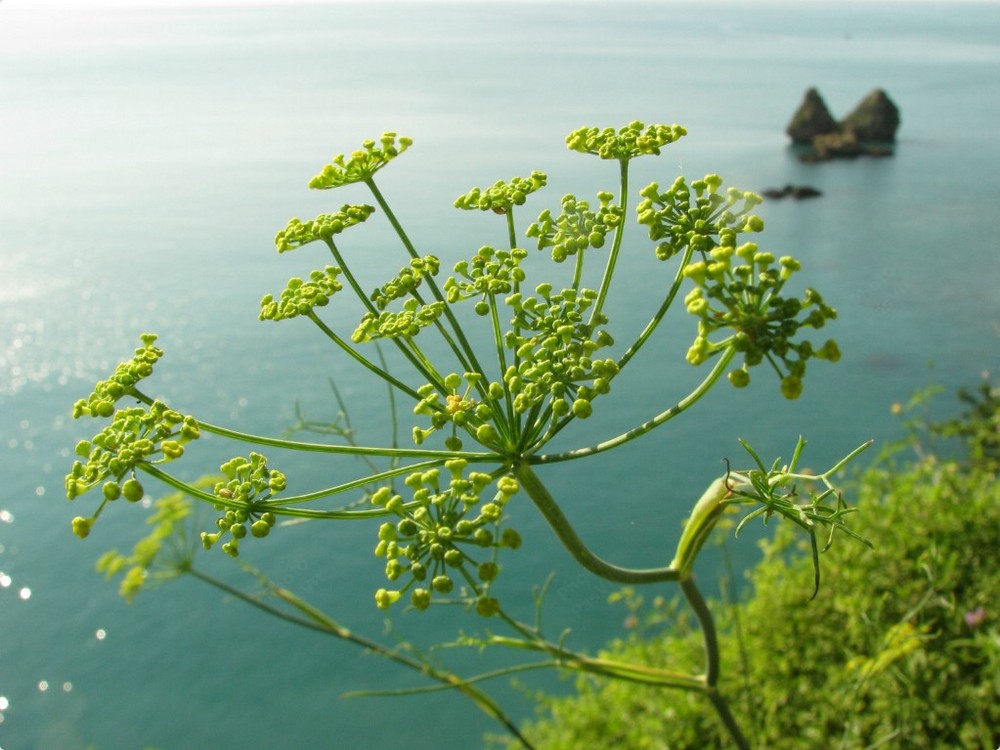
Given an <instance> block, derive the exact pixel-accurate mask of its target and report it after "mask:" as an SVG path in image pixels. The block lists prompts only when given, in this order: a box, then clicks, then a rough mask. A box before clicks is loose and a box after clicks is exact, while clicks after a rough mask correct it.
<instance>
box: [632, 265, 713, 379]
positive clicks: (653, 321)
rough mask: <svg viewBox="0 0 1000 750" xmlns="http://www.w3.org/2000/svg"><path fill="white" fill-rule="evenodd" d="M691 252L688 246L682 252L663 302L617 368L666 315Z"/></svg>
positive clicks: (643, 341) (678, 289) (643, 342)
mask: <svg viewBox="0 0 1000 750" xmlns="http://www.w3.org/2000/svg"><path fill="white" fill-rule="evenodd" d="M693 253H694V250H693V249H692V248H691V247H690V246H688V249H687V250H686V251H685V253H684V257H683V258H682V259H681V263H680V265H679V266H678V267H677V273H676V274H675V275H674V283H673V284H672V285H671V287H670V291H669V292H668V293H667V296H666V298H665V299H664V300H663V304H661V305H660V309H659V310H657V311H656V314H655V315H653V317H652V319H651V320H650V321H649V323H647V324H646V327H645V328H644V329H643V331H642V333H640V334H639V337H638V338H637V339H636V340H635V342H634V343H633V344H632V346H630V347H629V348H628V351H626V352H625V353H624V354H623V355H622V357H621V359H619V360H618V369H619V370H621V369H623V368H624V367H625V365H626V364H627V363H628V361H629V360H630V359H632V357H634V356H635V355H636V354H637V353H638V351H639V349H640V348H642V345H643V344H645V343H646V340H647V339H648V338H649V337H650V336H651V335H652V333H653V331H655V330H656V328H657V326H659V325H660V321H661V320H663V316H664V315H666V313H667V310H669V309H670V306H671V305H672V304H673V302H674V298H675V297H676V296H677V292H678V291H680V288H681V283H682V282H683V281H684V268H685V267H686V266H687V264H688V263H689V262H690V260H691V255H692V254H693Z"/></svg>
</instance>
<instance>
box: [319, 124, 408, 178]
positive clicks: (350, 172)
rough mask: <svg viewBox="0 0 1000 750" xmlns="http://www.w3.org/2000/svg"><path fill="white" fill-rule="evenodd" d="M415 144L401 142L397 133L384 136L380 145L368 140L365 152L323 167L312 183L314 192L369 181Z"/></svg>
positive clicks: (406, 141) (334, 158)
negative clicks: (397, 138)
mask: <svg viewBox="0 0 1000 750" xmlns="http://www.w3.org/2000/svg"><path fill="white" fill-rule="evenodd" d="M412 143H413V140H412V139H411V138H399V141H398V145H397V141H396V134H395V133H391V132H390V133H383V134H382V137H381V138H379V140H378V141H373V140H367V141H365V142H364V143H363V144H361V145H362V148H361V149H360V150H358V151H355V152H354V153H352V154H351V155H350V157H346V156H344V154H337V155H336V156H335V157H333V161H332V162H331V163H330V164H327V165H326V166H325V167H323V171H322V172H320V173H319V174H318V175H316V176H315V177H313V178H312V179H311V180H310V181H309V187H311V188H313V189H314V190H328V189H330V188H335V187H341V186H342V185H350V184H352V183H355V182H365V181H367V180H370V179H371V178H372V177H373V176H374V175H375V173H376V172H378V171H379V170H380V169H381V168H382V167H384V166H385V165H386V164H388V163H389V162H390V161H392V160H393V159H395V158H396V157H397V156H399V155H400V154H401V153H403V152H404V151H406V149H408V148H409V147H410V146H411V145H412Z"/></svg>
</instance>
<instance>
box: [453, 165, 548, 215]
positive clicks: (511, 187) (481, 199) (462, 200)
mask: <svg viewBox="0 0 1000 750" xmlns="http://www.w3.org/2000/svg"><path fill="white" fill-rule="evenodd" d="M547 179H548V178H547V177H546V176H545V174H544V173H542V172H532V173H531V174H530V175H529V176H528V177H512V178H511V180H510V182H504V181H503V180H498V181H497V182H496V183H494V184H493V186H492V187H488V188H486V189H485V190H482V189H480V188H477V187H474V188H472V189H471V190H470V191H469V192H468V193H466V194H465V195H460V196H459V197H458V198H456V199H455V208H461V209H463V210H465V211H474V210H476V209H478V210H480V211H492V212H493V213H495V214H506V213H507V212H508V211H510V210H511V209H512V208H513V207H514V206H521V205H523V204H524V201H525V199H526V198H527V196H528V195H530V194H531V193H533V192H535V191H536V190H538V189H539V188H542V187H545V182H546V180H547Z"/></svg>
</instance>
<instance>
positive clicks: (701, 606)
mask: <svg viewBox="0 0 1000 750" xmlns="http://www.w3.org/2000/svg"><path fill="white" fill-rule="evenodd" d="M680 585H681V591H683V592H684V597H685V598H686V599H687V600H688V603H689V604H690V605H691V608H692V609H693V610H694V613H695V616H696V617H697V618H698V624H699V625H700V626H701V636H702V640H703V641H704V644H705V683H706V684H707V685H708V687H709V690H707V691H706V695H708V697H709V699H710V700H711V701H712V705H713V706H714V707H715V711H716V713H717V714H718V715H719V718H720V719H721V720H722V723H723V724H724V725H725V727H726V731H728V732H729V735H730V737H732V739H733V742H735V743H736V746H737V747H738V748H740V750H750V744H749V743H748V742H747V740H746V737H744V736H743V732H742V730H741V729H740V726H739V724H738V723H737V722H736V718H735V717H734V716H733V714H732V712H731V711H730V710H729V704H728V703H727V702H726V700H725V698H723V697H722V695H721V694H720V693H719V691H718V687H717V686H718V683H719V637H718V634H717V632H716V630H715V620H714V618H713V617H712V613H711V611H710V610H709V608H708V604H707V603H706V602H705V599H704V597H702V595H701V591H700V590H699V589H698V585H697V584H696V583H695V581H694V578H691V577H688V578H682V579H681V581H680Z"/></svg>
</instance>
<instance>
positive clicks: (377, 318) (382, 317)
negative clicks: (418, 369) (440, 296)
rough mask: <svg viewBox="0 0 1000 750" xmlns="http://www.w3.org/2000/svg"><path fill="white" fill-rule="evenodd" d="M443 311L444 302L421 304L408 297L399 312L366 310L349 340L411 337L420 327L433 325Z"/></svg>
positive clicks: (357, 341)
mask: <svg viewBox="0 0 1000 750" xmlns="http://www.w3.org/2000/svg"><path fill="white" fill-rule="evenodd" d="M443 313H444V302H431V303H429V304H426V305H421V304H420V302H419V301H418V300H416V299H413V298H410V299H408V300H406V302H404V303H403V309H402V310H401V311H399V312H391V311H389V310H383V311H382V312H380V313H378V314H377V315H376V314H375V313H373V312H366V313H365V314H364V317H362V318H361V322H360V323H359V324H358V327H357V328H356V329H355V330H354V333H353V334H351V341H353V342H354V343H355V344H362V343H365V342H367V341H374V340H375V339H383V338H384V339H391V338H412V337H414V336H416V335H417V334H418V333H420V329H422V328H425V327H427V326H429V325H433V323H434V322H435V321H436V320H437V319H438V318H440V317H441V315H442V314H443Z"/></svg>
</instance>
